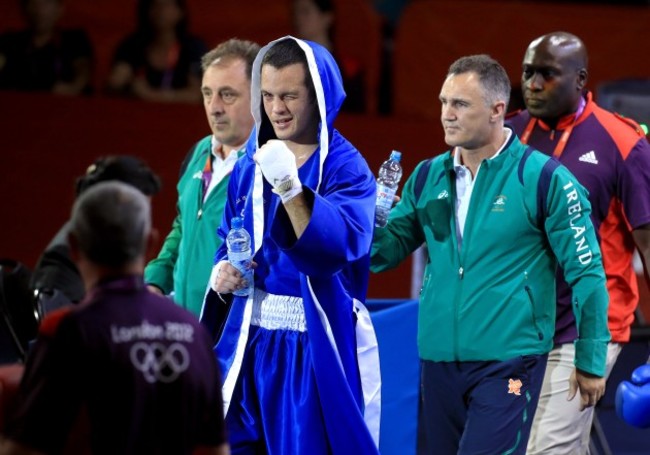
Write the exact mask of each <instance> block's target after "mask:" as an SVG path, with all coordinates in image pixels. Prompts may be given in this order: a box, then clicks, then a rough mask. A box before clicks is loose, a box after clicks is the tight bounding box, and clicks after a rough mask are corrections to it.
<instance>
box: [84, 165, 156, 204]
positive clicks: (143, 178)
mask: <svg viewBox="0 0 650 455" xmlns="http://www.w3.org/2000/svg"><path fill="white" fill-rule="evenodd" d="M107 180H119V181H120V182H124V183H128V184H129V185H131V186H134V187H136V188H137V189H139V190H140V191H142V192H143V193H144V194H146V195H147V196H153V195H154V194H156V193H158V192H159V191H160V186H161V185H160V179H159V178H158V176H157V175H156V174H155V173H154V172H153V171H152V170H151V169H150V168H149V166H147V164H146V163H145V162H144V161H142V160H141V159H139V158H136V157H134V156H130V155H110V156H105V157H101V158H98V159H97V160H95V161H94V162H93V163H92V164H91V165H90V166H88V169H87V170H86V173H85V174H84V175H82V176H81V177H79V178H77V182H76V185H75V186H76V193H77V196H78V195H80V194H81V193H83V192H84V191H86V190H87V189H88V188H90V187H91V186H93V185H95V184H96V183H99V182H104V181H107Z"/></svg>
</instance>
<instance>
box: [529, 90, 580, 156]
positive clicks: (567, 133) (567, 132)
mask: <svg viewBox="0 0 650 455" xmlns="http://www.w3.org/2000/svg"><path fill="white" fill-rule="evenodd" d="M585 105H586V102H585V99H584V98H583V97H580V105H579V106H578V110H577V111H576V114H575V115H574V116H573V121H572V122H571V124H570V125H569V126H567V127H566V128H565V129H564V132H563V133H562V136H561V137H560V140H559V141H558V143H557V145H556V146H555V150H553V156H554V157H555V158H557V159H559V158H560V156H561V155H562V152H564V147H566V144H567V142H569V136H571V133H572V132H573V127H574V126H575V124H576V122H577V121H578V118H579V117H580V115H582V112H583V111H584V110H585ZM538 121H539V119H537V118H536V117H531V119H530V121H529V122H528V125H526V129H525V130H524V133H523V134H522V135H521V142H522V143H524V144H528V140H529V139H530V135H531V133H532V132H533V130H534V129H535V126H536V125H537V122H538Z"/></svg>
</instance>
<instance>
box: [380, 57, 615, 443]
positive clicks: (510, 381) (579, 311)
mask: <svg viewBox="0 0 650 455" xmlns="http://www.w3.org/2000/svg"><path fill="white" fill-rule="evenodd" d="M509 93H510V84H509V81H508V78H507V75H506V73H505V71H504V70H503V68H502V67H501V66H500V65H499V64H498V63H497V62H496V61H494V60H492V59H491V58H489V57H488V56H485V55H481V56H470V57H464V58H462V59H459V60H458V61H457V62H455V63H454V64H453V65H452V66H451V67H450V70H449V73H448V76H447V79H446V80H445V83H444V85H443V87H442V91H441V94H440V100H441V102H442V117H441V119H442V123H443V126H444V128H445V141H446V142H447V144H449V145H450V146H452V147H453V148H452V150H450V151H448V152H446V153H444V154H442V155H440V156H438V157H436V158H434V159H432V160H431V161H428V162H423V163H421V164H420V165H419V166H418V167H417V168H416V170H415V172H414V173H413V175H412V176H411V177H410V178H409V179H408V181H407V182H406V184H405V186H404V191H403V193H402V198H401V201H400V202H399V203H398V204H397V205H396V206H395V208H394V209H393V210H392V211H391V214H390V218H389V222H388V225H387V226H386V228H376V230H375V237H374V241H373V249H372V267H371V269H372V270H373V271H374V272H379V271H382V270H386V269H389V268H391V267H394V266H396V265H398V264H399V263H400V262H401V261H402V260H403V259H404V258H405V257H406V256H407V255H409V254H410V253H411V252H413V251H414V250H415V249H416V248H417V247H419V246H420V245H421V244H422V243H423V242H425V243H426V248H427V251H428V256H429V262H428V264H427V266H426V271H425V276H424V281H423V289H422V294H421V296H420V310H419V322H418V349H419V354H420V358H421V359H422V376H421V381H422V384H421V386H422V387H421V390H422V399H423V402H422V404H423V408H422V410H423V412H422V421H421V422H420V424H421V425H424V426H425V427H424V428H425V430H424V432H425V433H426V436H427V438H426V439H427V441H426V446H427V447H420V453H456V452H458V453H472V454H478V453H486V454H495V453H509V454H510V453H524V452H525V449H526V441H527V439H528V435H529V432H530V423H531V421H532V414H533V413H534V411H535V406H536V403H537V400H538V398H539V392H540V388H541V381H542V378H543V376H544V368H545V365H544V363H545V362H546V354H547V353H548V352H549V351H550V350H551V348H552V345H553V333H554V328H555V276H554V274H555V269H556V267H557V266H558V264H559V265H560V266H561V267H562V268H563V270H564V273H565V277H566V280H567V282H568V283H569V285H570V286H571V288H572V291H573V308H574V311H575V313H576V319H577V321H578V327H579V339H578V340H577V341H576V362H575V365H576V372H575V374H574V377H573V378H572V384H571V389H572V393H575V391H576V390H577V389H578V388H579V389H580V395H581V400H582V403H583V406H593V405H594V404H595V403H596V401H597V400H598V398H600V396H602V394H603V393H604V379H602V376H603V375H604V373H605V354H606V352H607V341H608V340H609V332H608V329H607V303H608V297H607V291H606V288H605V277H604V272H603V268H602V262H601V257H600V250H599V247H598V242H597V241H596V236H595V232H594V229H593V226H592V224H591V221H590V218H589V214H590V205H589V202H588V199H587V195H586V192H585V190H584V189H583V187H582V186H580V184H579V183H578V182H577V180H576V179H575V177H574V176H573V175H572V174H571V173H570V172H569V171H568V170H567V169H566V168H565V167H563V166H561V165H560V164H559V163H558V162H557V161H555V160H552V159H550V158H549V157H547V156H545V155H543V154H541V153H540V152H537V151H533V150H532V149H529V148H527V147H526V146H524V145H523V144H522V143H521V142H520V141H519V139H518V138H517V137H516V135H515V134H514V133H513V132H512V131H511V130H510V129H508V128H504V124H503V119H504V114H505V110H506V106H507V103H508V96H509ZM479 171H480V172H479ZM418 193H421V194H418Z"/></svg>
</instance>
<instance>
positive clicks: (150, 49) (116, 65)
mask: <svg viewBox="0 0 650 455" xmlns="http://www.w3.org/2000/svg"><path fill="white" fill-rule="evenodd" d="M188 24H189V21H188V9H187V5H186V2H185V0H139V2H138V6H137V28H136V30H135V31H134V32H133V33H131V34H130V35H128V36H127V37H126V38H125V39H124V40H123V41H122V42H121V43H120V44H119V45H118V47H117V50H116V52H115V55H114V58H113V65H112V68H111V71H110V74H109V77H108V91H109V93H113V94H121V95H126V96H132V97H135V98H139V99H143V100H146V101H160V102H188V103H195V102H196V103H198V102H199V101H200V100H201V92H200V89H199V88H200V86H201V56H202V55H203V54H204V53H205V52H206V51H207V47H206V45H205V44H204V42H203V41H202V40H201V39H200V38H198V37H195V36H193V35H192V34H190V32H189V30H188V27H189V25H188Z"/></svg>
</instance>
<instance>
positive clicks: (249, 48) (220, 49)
mask: <svg viewBox="0 0 650 455" xmlns="http://www.w3.org/2000/svg"><path fill="white" fill-rule="evenodd" d="M259 51H260V45H259V44H257V43H255V42H253V41H248V40H241V39H237V38H231V39H229V40H228V41H224V42H223V43H221V44H219V45H218V46H217V47H215V48H214V49H212V50H211V51H209V52H207V53H206V54H205V55H203V57H202V58H201V69H202V70H203V72H205V70H207V69H208V68H209V67H210V66H211V65H212V64H214V63H215V62H216V61H217V60H218V59H237V58H240V59H242V60H243V61H245V62H246V76H248V80H250V78H251V74H252V72H253V62H254V61H255V57H257V53H258V52H259Z"/></svg>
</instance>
